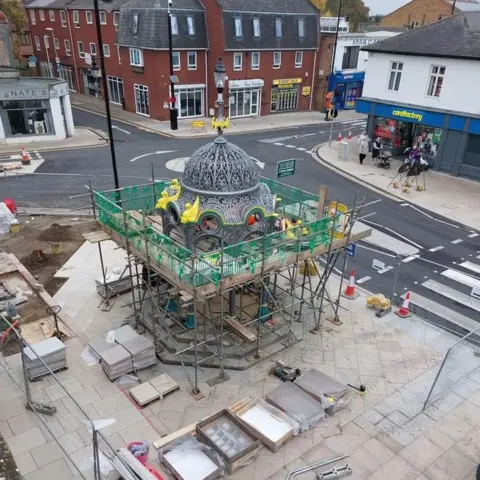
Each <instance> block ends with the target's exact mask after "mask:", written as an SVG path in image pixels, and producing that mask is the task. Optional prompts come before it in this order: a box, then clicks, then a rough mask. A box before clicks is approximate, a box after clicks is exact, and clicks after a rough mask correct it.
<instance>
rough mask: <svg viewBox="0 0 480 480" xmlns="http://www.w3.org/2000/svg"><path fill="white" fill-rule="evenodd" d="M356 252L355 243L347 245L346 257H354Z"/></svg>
mask: <svg viewBox="0 0 480 480" xmlns="http://www.w3.org/2000/svg"><path fill="white" fill-rule="evenodd" d="M356 250H357V244H356V243H349V244H348V245H347V255H348V256H349V257H354V256H355V252H356Z"/></svg>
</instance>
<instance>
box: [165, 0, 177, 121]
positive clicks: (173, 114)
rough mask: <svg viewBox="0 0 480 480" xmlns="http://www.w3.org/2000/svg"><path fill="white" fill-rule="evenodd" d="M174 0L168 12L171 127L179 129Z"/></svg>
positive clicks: (169, 0) (169, 4) (169, 5)
mask: <svg viewBox="0 0 480 480" xmlns="http://www.w3.org/2000/svg"><path fill="white" fill-rule="evenodd" d="M172 3H173V0H168V7H167V14H168V56H169V57H170V128H171V129H172V130H178V109H177V105H176V104H177V99H176V97H175V81H174V78H175V76H174V74H173V38H172V35H173V33H172V12H171V11H170V7H171V6H172Z"/></svg>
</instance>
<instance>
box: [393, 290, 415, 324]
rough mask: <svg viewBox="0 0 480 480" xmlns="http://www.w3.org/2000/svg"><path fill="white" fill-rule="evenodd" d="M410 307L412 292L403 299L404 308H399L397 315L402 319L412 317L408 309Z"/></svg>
mask: <svg viewBox="0 0 480 480" xmlns="http://www.w3.org/2000/svg"><path fill="white" fill-rule="evenodd" d="M409 306H410V292H407V294H406V295H405V298H404V299H403V303H402V306H401V307H400V308H398V309H397V310H396V311H395V313H396V314H397V315H398V316H399V317H402V318H407V317H410V316H411V315H412V314H411V313H410V312H409V310H408V307H409Z"/></svg>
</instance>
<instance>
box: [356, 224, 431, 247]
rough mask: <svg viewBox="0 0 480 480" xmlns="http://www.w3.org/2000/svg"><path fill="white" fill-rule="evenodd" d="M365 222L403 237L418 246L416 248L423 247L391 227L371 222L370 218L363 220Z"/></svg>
mask: <svg viewBox="0 0 480 480" xmlns="http://www.w3.org/2000/svg"><path fill="white" fill-rule="evenodd" d="M365 223H371V224H372V225H375V226H376V227H381V228H384V229H385V230H387V231H389V232H391V233H393V234H395V235H396V236H397V237H399V238H403V239H404V240H405V241H406V242H408V243H411V244H412V245H415V246H416V247H418V248H423V247H422V246H421V245H419V244H418V243H415V242H414V241H413V240H410V239H409V238H407V237H404V236H403V235H401V234H400V233H398V232H396V231H395V230H392V229H391V228H388V227H385V226H383V225H380V224H378V223H375V222H372V221H371V220H365Z"/></svg>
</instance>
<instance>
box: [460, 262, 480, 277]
mask: <svg viewBox="0 0 480 480" xmlns="http://www.w3.org/2000/svg"><path fill="white" fill-rule="evenodd" d="M460 266H461V267H463V268H467V269H468V270H471V271H472V272H475V273H479V274H480V265H478V264H476V263H473V262H463V263H461V264H460Z"/></svg>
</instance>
